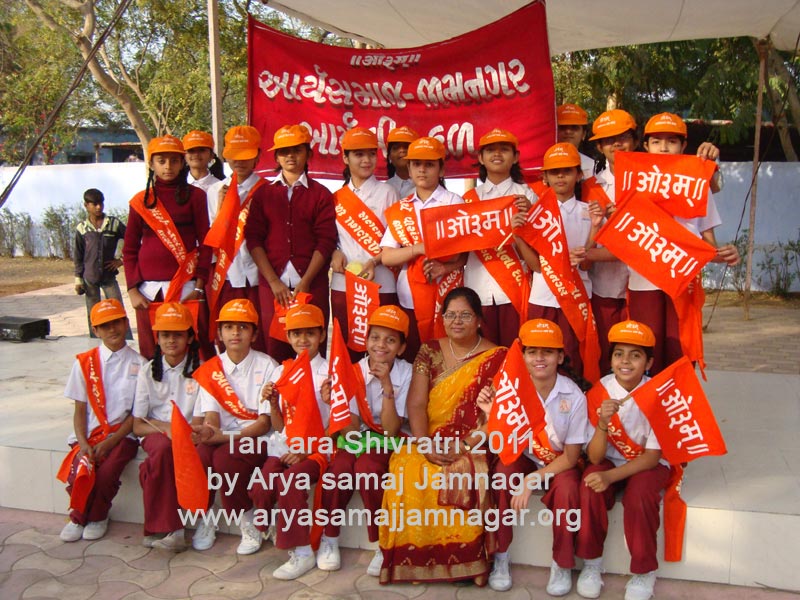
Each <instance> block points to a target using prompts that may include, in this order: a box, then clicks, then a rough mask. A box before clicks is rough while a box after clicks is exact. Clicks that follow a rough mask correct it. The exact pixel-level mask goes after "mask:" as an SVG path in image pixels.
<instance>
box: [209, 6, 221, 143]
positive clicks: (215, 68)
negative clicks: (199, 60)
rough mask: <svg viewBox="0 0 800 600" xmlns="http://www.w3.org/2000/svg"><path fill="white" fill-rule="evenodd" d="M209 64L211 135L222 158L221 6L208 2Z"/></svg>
mask: <svg viewBox="0 0 800 600" xmlns="http://www.w3.org/2000/svg"><path fill="white" fill-rule="evenodd" d="M208 62H209V71H210V80H211V135H212V136H214V143H215V144H216V148H215V150H216V153H217V156H222V140H223V131H222V129H223V123H222V93H221V85H222V84H221V81H220V79H221V77H222V75H221V72H220V67H219V62H220V54H219V4H218V0H208Z"/></svg>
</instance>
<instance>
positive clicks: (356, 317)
mask: <svg viewBox="0 0 800 600" xmlns="http://www.w3.org/2000/svg"><path fill="white" fill-rule="evenodd" d="M344 280H345V288H346V295H347V347H348V348H350V349H351V350H352V351H353V352H364V351H365V350H366V349H367V329H369V326H368V325H367V321H368V320H369V317H370V315H371V314H372V311H374V310H375V309H376V308H378V307H379V306H380V304H381V298H380V289H381V286H380V284H379V283H375V282H374V281H367V280H366V279H364V278H363V277H359V276H358V275H355V274H353V273H351V272H350V271H345V273H344Z"/></svg>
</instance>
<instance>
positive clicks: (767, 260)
mask: <svg viewBox="0 0 800 600" xmlns="http://www.w3.org/2000/svg"><path fill="white" fill-rule="evenodd" d="M799 244H800V240H797V241H794V242H789V243H787V244H784V243H783V242H777V243H775V244H768V245H767V246H766V247H765V248H764V256H763V258H762V259H761V261H760V262H759V263H758V267H759V269H761V274H760V275H759V277H758V284H759V285H760V286H761V287H763V288H764V289H765V290H767V292H768V293H770V294H772V295H773V296H780V297H786V296H788V295H789V292H790V291H791V289H792V283H793V282H794V280H795V279H796V278H797V276H798V273H797V262H798V258H797V246H798V245H799Z"/></svg>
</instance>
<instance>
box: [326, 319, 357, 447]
mask: <svg viewBox="0 0 800 600" xmlns="http://www.w3.org/2000/svg"><path fill="white" fill-rule="evenodd" d="M328 365H329V366H328V374H329V376H330V379H331V418H330V421H329V422H328V433H329V434H330V435H333V434H334V433H336V432H337V431H340V430H342V429H343V428H344V427H347V426H348V425H349V424H350V423H351V420H350V399H351V398H353V397H355V395H356V382H355V377H354V373H353V364H352V363H351V362H350V355H349V354H347V348H346V347H345V344H344V338H343V337H342V329H341V327H340V326H339V319H334V320H333V336H332V337H331V355H330V358H329V359H328Z"/></svg>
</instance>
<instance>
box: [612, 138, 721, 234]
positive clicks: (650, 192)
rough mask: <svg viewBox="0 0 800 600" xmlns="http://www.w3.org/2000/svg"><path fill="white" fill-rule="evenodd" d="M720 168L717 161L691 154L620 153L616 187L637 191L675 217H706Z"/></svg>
mask: <svg viewBox="0 0 800 600" xmlns="http://www.w3.org/2000/svg"><path fill="white" fill-rule="evenodd" d="M716 170H717V163H715V162H714V161H713V160H708V159H704V158H699V157H697V156H692V155H690V154H650V153H647V152H616V153H615V154H614V179H615V184H614V187H615V189H616V190H617V194H622V195H624V194H625V193H629V192H635V193H637V194H640V195H641V196H644V197H646V198H647V199H648V200H650V201H652V202H654V203H655V204H657V205H659V206H660V207H661V208H663V209H664V210H665V211H666V212H667V213H668V214H670V215H672V216H673V217H683V218H684V219H693V218H695V217H704V216H705V215H706V212H707V210H708V191H709V181H710V180H711V177H713V175H714V172H715V171H716Z"/></svg>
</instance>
